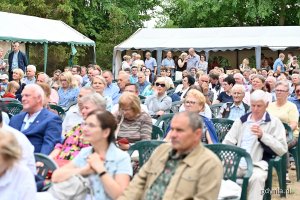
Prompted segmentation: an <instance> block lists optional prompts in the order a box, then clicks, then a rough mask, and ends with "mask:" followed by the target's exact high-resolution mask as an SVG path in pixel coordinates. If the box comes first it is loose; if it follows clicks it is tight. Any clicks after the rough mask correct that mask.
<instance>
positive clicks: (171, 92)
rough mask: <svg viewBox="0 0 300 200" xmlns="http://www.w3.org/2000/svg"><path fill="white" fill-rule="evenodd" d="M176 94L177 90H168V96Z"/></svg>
mask: <svg viewBox="0 0 300 200" xmlns="http://www.w3.org/2000/svg"><path fill="white" fill-rule="evenodd" d="M174 92H175V88H172V89H169V90H167V95H168V96H171V95H172V94H173V93H174Z"/></svg>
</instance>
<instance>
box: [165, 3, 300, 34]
mask: <svg viewBox="0 0 300 200" xmlns="http://www.w3.org/2000/svg"><path fill="white" fill-rule="evenodd" d="M162 6H163V9H164V12H165V14H166V15H167V17H168V18H169V19H170V20H172V21H173V24H174V25H176V26H178V27H184V28H187V27H228V26H278V25H281V26H283V25H300V4H299V3H297V2H296V1H295V0H264V1H261V0H169V1H168V2H167V3H165V4H163V5H162Z"/></svg>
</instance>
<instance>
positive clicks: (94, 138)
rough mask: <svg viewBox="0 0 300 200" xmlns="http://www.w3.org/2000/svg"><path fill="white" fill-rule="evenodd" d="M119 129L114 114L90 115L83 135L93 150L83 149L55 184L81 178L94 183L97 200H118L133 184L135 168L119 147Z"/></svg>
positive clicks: (55, 176)
mask: <svg viewBox="0 0 300 200" xmlns="http://www.w3.org/2000/svg"><path fill="white" fill-rule="evenodd" d="M116 128H117V122H116V120H115V117H114V116H113V115H112V114H111V113H110V112H108V111H103V112H101V111H96V112H92V113H90V114H89V115H88V117H87V118H86V120H85V124H84V128H83V134H84V138H85V140H86V141H88V142H90V143H91V145H92V146H91V147H86V148H83V149H82V150H81V151H80V152H79V154H78V156H77V157H75V158H74V159H73V160H72V161H71V162H70V163H68V164H66V165H64V166H63V167H62V168H59V169H57V170H56V171H54V173H53V175H52V181H53V182H54V183H55V182H56V183H59V182H63V181H66V180H68V179H69V178H71V177H72V176H74V175H81V176H84V177H87V178H88V179H89V180H90V182H91V187H92V189H93V192H94V198H95V199H103V200H106V199H117V198H118V197H119V196H120V195H121V194H122V193H123V191H124V189H125V188H126V187H127V185H128V184H129V181H130V176H132V166H131V162H130V157H129V154H128V153H127V152H124V151H122V150H120V149H119V148H117V147H116V145H115V134H114V132H115V130H116ZM52 195H53V196H55V194H52Z"/></svg>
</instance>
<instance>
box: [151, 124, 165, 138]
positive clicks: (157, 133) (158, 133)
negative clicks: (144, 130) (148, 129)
mask: <svg viewBox="0 0 300 200" xmlns="http://www.w3.org/2000/svg"><path fill="white" fill-rule="evenodd" d="M163 137H164V132H163V130H162V129H161V128H159V127H158V126H156V125H152V133H151V140H159V139H163Z"/></svg>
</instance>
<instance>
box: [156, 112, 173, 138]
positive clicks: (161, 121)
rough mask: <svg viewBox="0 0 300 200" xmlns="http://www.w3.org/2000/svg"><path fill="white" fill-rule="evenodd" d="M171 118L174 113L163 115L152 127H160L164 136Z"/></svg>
mask: <svg viewBox="0 0 300 200" xmlns="http://www.w3.org/2000/svg"><path fill="white" fill-rule="evenodd" d="M173 116H174V113H169V114H164V115H162V116H160V117H159V118H158V119H157V121H156V122H155V124H154V125H155V126H158V127H161V128H162V130H163V132H164V135H166V134H167V131H168V128H169V126H170V123H171V120H172V118H173Z"/></svg>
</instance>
